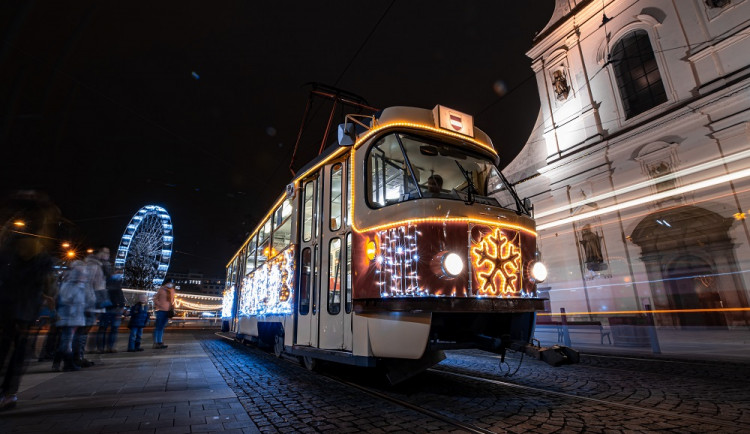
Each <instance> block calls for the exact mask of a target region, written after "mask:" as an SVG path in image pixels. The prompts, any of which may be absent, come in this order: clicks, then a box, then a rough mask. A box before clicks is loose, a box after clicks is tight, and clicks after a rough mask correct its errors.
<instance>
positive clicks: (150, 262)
mask: <svg viewBox="0 0 750 434" xmlns="http://www.w3.org/2000/svg"><path fill="white" fill-rule="evenodd" d="M173 241H174V236H173V234H172V218H171V217H170V216H169V214H168V213H167V210H166V209H164V208H162V207H160V206H156V205H147V206H144V207H143V208H141V209H140V210H138V212H137V213H135V215H134V216H133V218H131V219H130V222H129V223H128V226H127V227H126V228H125V233H124V234H123V235H122V239H121V240H120V247H118V249H117V257H116V258H115V269H117V270H122V271H123V272H124V276H123V278H124V280H125V282H130V284H131V285H132V284H133V282H138V283H136V285H137V286H141V287H143V288H146V287H151V288H152V287H154V286H158V285H161V284H162V282H164V276H165V275H166V274H167V269H168V268H169V261H170V259H171V258H172V242H173ZM149 289H150V288H149Z"/></svg>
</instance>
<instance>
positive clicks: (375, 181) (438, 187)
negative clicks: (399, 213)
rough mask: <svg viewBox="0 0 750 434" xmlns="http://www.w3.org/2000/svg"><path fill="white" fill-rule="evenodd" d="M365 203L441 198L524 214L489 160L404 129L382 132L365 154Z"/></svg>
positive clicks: (513, 193)
mask: <svg viewBox="0 0 750 434" xmlns="http://www.w3.org/2000/svg"><path fill="white" fill-rule="evenodd" d="M368 171H369V174H370V175H369V184H370V185H369V190H370V203H371V204H372V205H373V206H375V207H378V208H380V207H384V206H387V205H392V204H394V203H399V202H404V201H407V200H412V199H421V198H444V199H453V200H460V201H463V202H466V203H467V204H473V203H479V204H485V205H493V206H500V207H503V208H509V209H513V210H515V211H518V212H524V213H527V211H526V210H525V209H523V205H522V204H521V201H520V200H518V197H517V196H516V194H515V191H514V190H513V189H512V187H510V186H509V185H507V184H506V182H505V180H504V178H503V177H502V175H500V172H499V171H498V170H497V167H495V165H494V164H493V162H492V161H491V160H490V159H489V158H486V157H483V156H481V155H478V154H473V153H471V152H468V151H467V150H465V149H461V148H459V147H457V146H454V145H449V144H446V143H441V142H437V141H433V140H429V139H426V138H423V137H417V136H413V135H409V134H404V133H393V134H389V135H386V136H384V137H382V138H381V139H380V140H378V142H377V143H375V145H373V147H372V148H371V149H370V155H369V159H368Z"/></svg>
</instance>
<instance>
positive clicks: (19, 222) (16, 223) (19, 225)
mask: <svg viewBox="0 0 750 434" xmlns="http://www.w3.org/2000/svg"><path fill="white" fill-rule="evenodd" d="M13 226H15V227H17V228H22V227H25V226H26V222H24V221H23V220H16V221H14V222H13Z"/></svg>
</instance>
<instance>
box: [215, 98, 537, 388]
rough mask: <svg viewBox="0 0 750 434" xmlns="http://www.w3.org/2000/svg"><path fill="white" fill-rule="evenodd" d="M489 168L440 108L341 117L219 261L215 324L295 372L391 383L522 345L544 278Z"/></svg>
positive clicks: (524, 220) (508, 191)
mask: <svg viewBox="0 0 750 434" xmlns="http://www.w3.org/2000/svg"><path fill="white" fill-rule="evenodd" d="M497 163H498V154H497V153H496V151H495V149H494V147H493V145H492V142H491V140H490V138H489V137H488V136H487V135H486V134H485V133H484V132H482V131H481V130H479V129H478V128H475V127H474V125H473V119H472V117H471V116H468V115H466V114H464V113H460V112H457V111H455V110H451V109H448V108H446V107H443V106H437V107H435V109H433V110H425V109H419V108H411V107H393V108H388V109H385V110H383V111H382V112H380V113H379V114H378V115H374V116H369V117H368V116H356V117H355V116H354V115H349V116H347V117H346V122H345V123H344V124H342V125H340V126H339V143H338V145H337V146H330V147H328V148H327V149H326V150H324V151H323V153H322V154H321V155H319V156H318V157H317V158H316V159H315V160H313V161H312V162H310V163H309V164H308V165H307V166H305V167H304V168H302V169H301V170H300V171H299V172H298V174H297V176H296V177H295V178H294V179H293V181H292V183H291V184H289V185H288V186H287V189H286V192H285V194H283V195H282V196H281V197H280V198H279V199H278V200H277V201H276V203H275V204H274V205H273V207H272V208H271V209H270V211H269V212H268V214H267V215H266V217H265V218H264V219H263V221H261V222H260V224H259V225H258V226H257V227H256V229H255V230H254V232H253V233H252V234H251V236H250V237H249V238H248V239H247V241H246V242H245V244H244V245H243V246H242V247H241V248H240V249H239V251H238V252H237V253H236V254H235V255H234V257H233V258H232V259H231V261H229V264H228V265H227V286H228V287H227V289H226V291H225V293H224V311H223V315H222V316H223V317H224V321H225V325H226V326H228V327H229V328H230V329H231V331H233V332H235V333H236V335H237V337H238V338H241V339H248V340H259V341H261V342H265V343H267V344H270V345H272V346H273V347H274V351H275V353H276V354H277V355H280V354H281V353H282V352H286V353H288V354H292V355H297V356H299V357H300V359H301V360H302V361H303V363H304V364H305V365H306V366H307V367H308V368H312V366H313V365H314V363H315V361H316V360H319V359H322V360H332V361H336V362H341V363H349V364H355V365H360V366H375V365H384V366H385V367H386V368H387V369H388V370H389V371H390V374H389V375H390V378H391V380H392V381H398V380H399V379H400V378H402V377H404V376H408V375H410V374H411V373H414V372H418V371H419V370H422V369H426V368H427V367H429V366H432V365H433V364H435V363H437V362H439V361H440V360H442V358H443V357H444V355H443V352H442V350H444V349H450V348H481V349H485V350H488V351H493V352H497V353H501V354H504V353H505V351H506V349H508V348H511V347H512V346H513V348H515V349H518V348H523V347H524V346H526V347H528V344H529V342H530V340H531V337H532V334H533V327H534V319H535V312H536V311H540V310H543V307H544V306H543V301H542V300H541V299H539V298H536V283H537V282H539V281H541V280H544V278H545V276H546V269H545V268H544V265H543V264H542V263H541V262H539V261H538V260H537V255H536V252H537V250H536V232H535V225H534V220H533V219H532V217H531V213H530V209H529V208H530V207H529V205H528V203H524V202H523V201H521V200H519V199H518V197H517V196H516V194H515V192H514V191H513V189H512V187H511V186H510V185H508V184H507V182H506V181H505V178H504V177H503V176H502V175H501V174H500V172H499V171H498V170H497V166H496V165H497Z"/></svg>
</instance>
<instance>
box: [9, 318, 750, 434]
mask: <svg viewBox="0 0 750 434" xmlns="http://www.w3.org/2000/svg"><path fill="white" fill-rule="evenodd" d="M167 338H168V339H167V340H168V341H169V344H170V345H169V348H168V349H166V350H153V351H150V350H147V351H145V352H142V353H136V354H133V353H122V352H121V353H116V354H106V355H93V356H92V357H94V358H95V360H96V366H95V367H92V368H87V369H84V370H82V371H80V372H70V373H69V372H65V373H57V372H55V373H53V372H49V362H46V363H38V362H33V363H32V365H31V367H30V369H29V372H28V373H27V375H26V376H25V377H24V381H23V382H22V384H21V385H22V390H21V393H19V399H20V400H19V405H18V408H16V409H14V410H9V411H5V412H2V413H0V433H6V432H8V433H10V432H19V433H35V432H39V433H125V432H138V433H144V432H146V433H154V434H156V433H194V432H231V433H257V432H310V433H312V432H335V433H338V432H368V433H383V432H409V433H412V432H416V433H422V432H440V433H443V432H467V431H473V432H538V433H542V432H543V433H549V432H562V433H568V432H594V433H610V432H627V433H630V432H678V433H684V432H722V433H725V432H726V433H730V432H750V387H749V386H750V375H748V374H750V364H741V363H719V362H714V363H708V362H693V363H687V362H684V361H679V360H660V359H653V358H651V359H646V358H622V357H612V356H594V355H584V356H583V358H582V362H581V363H580V364H579V365H572V366H564V367H559V368H553V367H550V366H548V365H546V364H544V363H541V362H539V361H536V360H530V359H528V358H526V360H523V363H520V362H521V359H520V358H519V357H518V356H517V355H515V354H514V353H512V354H511V355H509V358H508V360H507V365H505V366H503V369H500V368H499V366H498V365H499V358H498V357H497V356H495V355H492V354H489V353H486V352H482V351H451V352H448V358H447V359H446V360H445V361H443V362H442V363H440V364H439V365H437V366H436V367H434V368H433V369H430V370H428V371H427V372H424V373H422V374H420V375H417V376H415V377H414V378H412V379H410V380H408V381H405V382H403V383H401V384H399V385H397V386H390V385H387V381H386V380H385V376H384V375H383V373H382V372H381V371H379V370H377V369H372V368H369V369H366V368H354V367H349V366H343V365H334V364H320V369H319V370H318V371H317V372H310V371H307V370H305V369H304V368H302V367H301V366H300V365H299V363H298V362H297V360H296V359H294V358H291V357H284V358H281V359H278V358H275V357H274V356H273V355H272V354H270V353H269V352H267V351H265V350H262V349H258V348H256V347H254V346H245V345H242V344H239V343H237V342H235V341H233V340H228V339H226V338H222V337H220V336H217V334H215V333H213V332H192V331H182V332H179V333H174V332H173V333H170V334H168V336H167ZM519 363H520V364H519ZM509 373H513V374H514V375H511V376H506V375H505V374H509ZM461 424H463V425H461Z"/></svg>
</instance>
